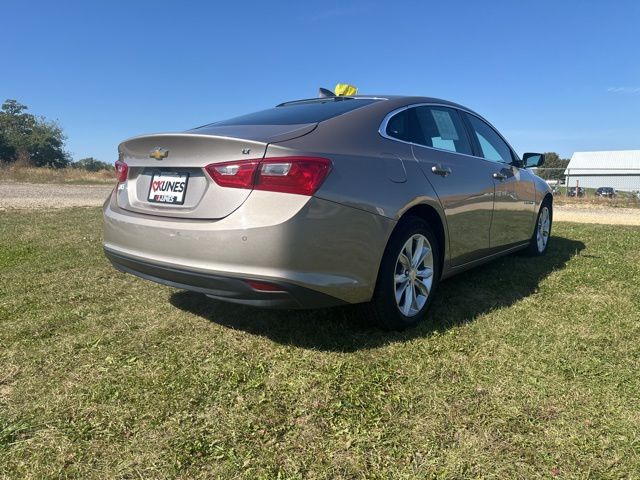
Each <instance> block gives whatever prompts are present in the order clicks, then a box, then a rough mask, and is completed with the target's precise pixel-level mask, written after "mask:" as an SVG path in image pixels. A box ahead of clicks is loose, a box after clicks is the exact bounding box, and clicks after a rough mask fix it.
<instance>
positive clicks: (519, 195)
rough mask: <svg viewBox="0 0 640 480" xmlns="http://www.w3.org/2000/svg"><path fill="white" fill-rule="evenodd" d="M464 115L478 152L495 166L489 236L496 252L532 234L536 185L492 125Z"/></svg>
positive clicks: (486, 161) (522, 240)
mask: <svg viewBox="0 0 640 480" xmlns="http://www.w3.org/2000/svg"><path fill="white" fill-rule="evenodd" d="M464 117H465V118H466V121H467V127H468V128H469V131H470V136H471V139H472V142H473V143H474V144H475V150H476V153H477V154H478V155H480V156H481V157H482V158H483V159H484V161H485V163H487V164H489V165H492V167H493V172H494V178H495V202H494V209H493V220H492V224H491V235H490V238H491V250H492V253H494V252H497V251H500V250H504V249H505V248H506V247H509V246H513V245H515V244H518V243H522V242H525V241H527V240H528V239H529V238H530V237H531V234H532V231H531V225H532V222H533V218H532V216H533V215H534V213H533V211H534V207H535V186H534V184H533V178H532V177H531V174H530V173H529V172H527V171H526V170H524V169H519V168H517V167H516V166H514V164H513V163H514V160H516V159H517V156H516V155H515V153H513V151H512V150H511V147H509V145H508V144H507V142H506V141H505V140H504V139H503V138H502V136H501V135H500V134H499V133H498V132H497V131H496V130H495V129H494V128H493V127H492V126H490V125H489V124H488V123H486V122H485V121H484V120H482V119H480V118H479V117H476V116H475V115H471V114H469V113H464ZM479 161H482V160H479Z"/></svg>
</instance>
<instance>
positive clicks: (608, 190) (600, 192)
mask: <svg viewBox="0 0 640 480" xmlns="http://www.w3.org/2000/svg"><path fill="white" fill-rule="evenodd" d="M595 195H596V197H605V198H615V197H616V196H617V194H616V190H615V189H614V188H613V187H598V188H597V189H596V192H595Z"/></svg>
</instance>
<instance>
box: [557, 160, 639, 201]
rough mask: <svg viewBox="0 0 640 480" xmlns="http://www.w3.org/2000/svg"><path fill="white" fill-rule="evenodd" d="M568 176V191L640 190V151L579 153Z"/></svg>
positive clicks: (572, 162) (571, 163)
mask: <svg viewBox="0 0 640 480" xmlns="http://www.w3.org/2000/svg"><path fill="white" fill-rule="evenodd" d="M564 174H565V176H566V184H567V186H568V187H575V186H576V184H579V185H580V186H581V187H584V188H598V187H613V188H615V189H616V190H626V191H635V190H640V150H613V151H605V152H575V153H574V154H573V155H572V156H571V160H570V161H569V165H567V169H566V170H565V172H564Z"/></svg>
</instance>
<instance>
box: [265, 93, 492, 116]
mask: <svg viewBox="0 0 640 480" xmlns="http://www.w3.org/2000/svg"><path fill="white" fill-rule="evenodd" d="M331 98H336V99H347V98H349V99H351V98H353V99H376V100H386V101H388V102H389V103H390V104H391V105H389V106H390V107H391V108H392V109H393V108H400V107H402V106H404V105H411V104H415V103H434V104H438V105H445V106H448V107H452V108H458V109H461V110H466V111H468V112H470V113H473V114H474V115H477V116H478V117H481V118H483V117H482V115H480V114H479V113H477V112H475V111H473V110H471V109H470V108H468V107H465V106H464V105H461V104H459V103H455V102H452V101H449V100H444V99H442V98H436V97H423V96H412V95H377V94H376V95H353V96H344V97H343V96H340V97H320V98H305V99H300V100H292V101H288V102H283V103H280V104H279V105H276V106H278V107H280V106H285V105H293V104H296V103H306V102H309V103H311V102H315V101H317V102H326V101H327V100H328V99H331ZM337 101H339V100H337Z"/></svg>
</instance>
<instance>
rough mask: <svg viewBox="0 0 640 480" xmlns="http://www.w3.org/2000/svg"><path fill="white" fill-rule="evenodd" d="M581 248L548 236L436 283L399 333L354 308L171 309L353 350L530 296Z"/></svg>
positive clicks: (192, 300)
mask: <svg viewBox="0 0 640 480" xmlns="http://www.w3.org/2000/svg"><path fill="white" fill-rule="evenodd" d="M584 247H585V246H584V244H583V243H582V242H579V241H576V240H570V239H567V238H563V237H555V236H554V237H553V238H552V241H551V243H550V245H549V250H548V251H547V254H546V255H544V256H542V257H536V258H530V257H526V256H524V255H521V254H518V253H516V254H513V255H508V256H505V257H502V258H500V259H497V260H495V261H493V262H491V263H488V264H486V265H483V266H481V267H477V268H475V269H472V270H468V271H467V272H464V273H461V274H460V275H457V276H455V277H453V278H451V279H449V280H446V281H444V282H442V283H441V284H440V286H439V288H438V292H437V294H436V296H435V297H434V300H433V303H432V305H431V307H430V309H429V312H428V316H427V319H426V321H424V322H422V323H421V324H420V325H418V326H417V327H416V328H412V329H408V330H405V331H403V332H385V331H382V330H380V329H378V328H376V327H375V325H372V322H370V321H368V319H367V318H366V315H365V314H364V309H363V308H362V307H361V306H359V305H349V306H344V307H334V308H325V309H320V310H267V309H260V308H256V307H248V306H243V305H236V304H231V303H225V302H220V301H217V300H213V299H210V298H208V297H206V296H205V295H202V294H200V293H194V292H188V291H180V292H175V293H173V294H171V298H170V302H171V304H172V305H174V306H175V307H176V308H179V309H181V310H183V311H186V312H189V313H192V314H195V315H198V316H200V317H202V318H204V319H206V320H209V321H211V322H214V323H217V324H219V325H222V326H224V327H227V328H231V329H234V330H242V331H244V332H247V333H250V334H252V335H260V336H263V337H267V338H269V339H271V340H272V341H274V342H277V343H280V344H283V345H292V346H297V347H301V348H309V349H315V350H324V351H339V352H353V351H356V350H363V349H371V348H376V347H380V346H382V345H385V344H388V343H392V342H404V341H408V340H411V339H414V338H418V337H424V336H428V335H431V334H432V333H433V332H441V331H444V330H447V329H449V328H451V327H454V326H456V325H461V324H464V323H468V322H471V321H473V320H474V319H475V318H477V317H478V316H480V315H482V314H484V313H486V312H489V311H491V310H495V309H499V308H503V307H508V306H510V305H513V304H514V303H516V302H517V301H519V300H521V299H522V298H525V297H527V296H529V295H531V294H533V293H534V292H535V291H536V290H537V289H538V285H539V284H540V282H541V281H542V280H543V279H544V278H545V277H547V276H548V275H549V274H550V273H552V272H553V271H555V270H559V269H562V268H563V267H564V266H565V265H566V263H567V262H568V261H569V260H570V259H571V258H572V257H574V256H576V255H578V254H579V253H580V251H581V250H583V249H584Z"/></svg>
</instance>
